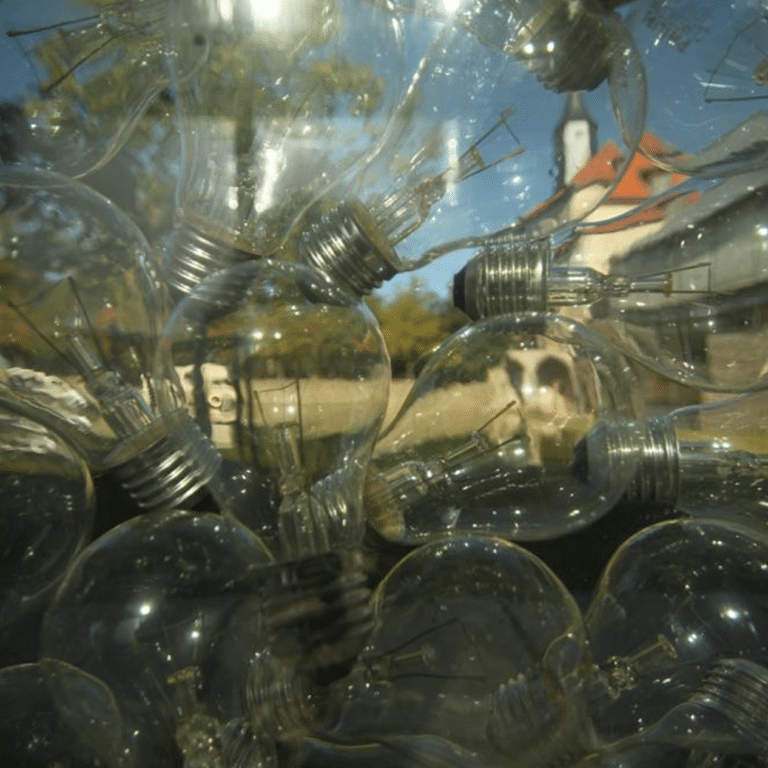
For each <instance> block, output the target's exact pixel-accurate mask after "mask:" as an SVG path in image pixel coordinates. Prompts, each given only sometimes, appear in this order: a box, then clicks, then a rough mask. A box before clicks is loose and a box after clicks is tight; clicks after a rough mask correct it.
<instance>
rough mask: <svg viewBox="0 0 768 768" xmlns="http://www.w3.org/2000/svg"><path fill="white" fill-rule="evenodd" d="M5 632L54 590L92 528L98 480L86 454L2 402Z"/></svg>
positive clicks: (1, 630) (1, 610) (0, 628)
mask: <svg viewBox="0 0 768 768" xmlns="http://www.w3.org/2000/svg"><path fill="white" fill-rule="evenodd" d="M0 498H2V500H3V522H2V527H1V528H0V530H1V531H2V537H0V539H1V541H2V543H1V544H0V547H1V549H0V554H1V555H2V557H1V558H0V562H1V563H2V571H1V572H0V584H2V595H3V597H2V601H1V602H0V636H7V633H8V632H9V631H13V629H12V627H13V623H14V622H15V621H16V620H17V619H18V618H19V617H20V616H21V615H23V614H26V613H27V612H28V611H30V610H33V609H36V608H37V609H39V608H40V607H41V606H42V605H44V603H45V601H46V600H47V599H48V598H50V596H51V592H52V591H53V589H55V587H56V585H57V583H58V582H59V581H60V580H61V579H62V577H63V576H64V573H65V572H66V570H67V568H68V567H69V564H70V563H71V562H72V560H73V559H74V558H75V556H76V555H77V553H78V552H79V551H80V550H81V549H82V548H83V547H84V546H85V544H86V542H87V541H88V540H89V538H90V535H91V530H92V527H93V518H94V510H95V500H94V494H93V484H92V482H91V476H90V473H89V472H88V468H87V467H86V466H85V463H84V462H83V459H82V457H81V456H80V455H79V454H78V453H77V452H76V451H75V450H74V449H73V448H72V447H71V446H70V445H69V444H68V443H67V442H66V441H64V440H62V439H61V438H60V437H59V436H58V435H56V434H55V433H54V432H51V431H50V430H48V429H46V428H45V427H44V426H42V425H41V424H38V423H36V422H34V421H32V420H30V419H28V418H25V417H24V416H23V415H21V414H20V413H17V412H14V411H10V410H7V409H5V408H3V409H2V410H0Z"/></svg>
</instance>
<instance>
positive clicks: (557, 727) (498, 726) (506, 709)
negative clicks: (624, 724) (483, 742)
mask: <svg viewBox="0 0 768 768" xmlns="http://www.w3.org/2000/svg"><path fill="white" fill-rule="evenodd" d="M486 730H487V733H488V738H489V740H490V742H491V743H492V744H493V745H494V747H495V748H496V749H497V750H498V751H499V752H500V753H502V754H504V755H508V756H509V757H511V758H513V759H514V764H515V765H516V766H518V765H519V766H522V767H523V768H526V767H528V766H530V767H531V768H533V766H539V765H552V766H564V765H575V764H576V763H578V762H579V761H580V760H581V758H583V757H585V756H586V755H588V754H590V753H591V752H593V751H594V749H595V747H596V745H597V742H598V740H597V736H596V734H595V729H594V726H593V724H592V721H591V718H590V717H589V714H588V711H587V708H586V707H585V706H584V701H583V699H582V697H580V696H578V695H574V692H573V691H571V692H566V691H563V690H562V689H560V688H559V687H558V686H557V685H556V684H555V683H554V681H551V680H546V679H545V678H544V676H542V675H523V674H520V675H519V676H518V677H516V678H513V679H511V680H509V681H508V682H507V683H504V684H503V685H501V686H500V687H499V689H498V691H497V692H496V694H495V695H494V697H493V702H492V705H491V713H490V716H489V719H488V725H487V729H486Z"/></svg>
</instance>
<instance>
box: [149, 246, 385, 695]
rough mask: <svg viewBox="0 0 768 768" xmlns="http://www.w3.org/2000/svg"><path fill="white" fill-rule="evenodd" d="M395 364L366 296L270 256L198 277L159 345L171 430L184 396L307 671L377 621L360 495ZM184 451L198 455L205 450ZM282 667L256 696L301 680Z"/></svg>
mask: <svg viewBox="0 0 768 768" xmlns="http://www.w3.org/2000/svg"><path fill="white" fill-rule="evenodd" d="M390 370H391V368H390V363H389V356H388V354H387V351H386V346H385V344H384V340H383V338H382V335H381V331H380V329H379V326H378V323H377V322H376V319H375V318H374V316H373V314H372V313H371V312H370V310H369V309H368V308H367V306H366V305H365V304H364V303H363V302H361V301H360V300H359V298H358V297H356V296H351V295H349V294H347V293H346V292H344V291H342V290H341V289H340V288H338V287H336V286H334V285H332V284H331V283H330V282H329V280H328V279H327V278H326V277H325V276H323V275H320V274H318V273H317V272H315V271H314V270H312V269H310V268H308V267H306V266H303V265H301V264H296V263H292V262H288V261H277V260H273V259H260V260H258V261H247V262H244V263H242V264H239V265H236V266H234V267H231V268H229V269H227V270H222V271H220V272H219V273H217V274H216V275H214V276H213V277H211V278H209V279H208V280H206V281H204V282H203V283H201V284H200V285H199V286H198V288H197V289H196V290H195V291H194V292H193V293H192V294H190V295H189V296H188V297H186V298H185V299H184V300H182V301H181V302H180V303H179V304H178V305H177V307H176V309H175V310H174V312H173V313H172V315H171V316H170V318H169V320H168V322H167V324H166V326H165V329H164V331H163V333H162V336H161V338H160V341H159V344H158V349H157V361H156V377H157V378H158V396H159V403H160V407H161V410H162V411H163V413H164V415H166V416H167V418H168V422H167V423H168V429H169V432H171V433H173V432H174V431H175V426H174V425H175V423H176V419H177V418H178V416H177V414H178V412H179V406H180V405H184V404H186V408H187V411H186V412H185V416H187V418H189V416H192V417H194V418H195V419H196V421H197V423H199V424H200V425H201V427H202V430H203V432H204V433H205V434H206V436H207V437H208V438H209V439H210V441H211V442H212V443H213V445H215V447H216V448H217V450H218V451H220V453H221V454H222V455H223V459H224V461H223V462H222V465H221V471H220V472H219V473H218V474H216V475H215V476H214V477H212V478H211V481H210V482H209V485H208V487H209V489H210V492H211V494H212V496H213V497H214V499H215V500H216V501H217V503H218V505H219V509H220V510H221V511H222V512H224V513H225V514H228V515H231V516H233V517H235V518H236V519H238V520H239V521H241V522H243V523H245V524H246V525H247V526H248V527H249V528H251V529H252V530H254V531H256V532H257V533H258V534H259V535H260V536H261V537H262V538H263V539H264V540H265V541H266V542H267V545H268V546H269V547H270V549H271V551H272V552H273V553H274V555H275V557H276V558H277V560H278V561H279V563H280V565H279V566H277V567H276V568H275V569H274V573H273V577H274V578H273V579H272V580H271V581H270V588H269V600H268V605H267V608H266V609H265V610H266V614H267V623H268V627H269V633H270V637H271V643H270V645H271V648H272V649H273V654H274V656H275V657H277V658H278V659H280V658H283V657H290V658H291V659H295V658H300V659H301V662H300V663H301V666H302V667H303V668H305V669H315V668H324V669H327V668H330V667H332V666H333V665H334V664H336V663H341V661H344V660H347V661H348V660H349V659H354V657H355V655H356V652H357V650H359V643H360V638H361V637H364V634H365V632H366V631H367V629H368V627H369V616H368V612H367V610H366V609H365V602H366V599H367V596H368V590H367V587H366V575H365V573H363V570H362V560H361V554H360V549H361V546H362V541H363V537H364V534H365V515H364V511H363V504H362V490H363V483H364V480H365V471H366V467H367V465H368V461H369V458H370V454H371V451H372V448H373V442H374V439H375V436H376V434H377V432H378V429H379V426H380V424H381V422H382V419H383V416H384V412H385V409H386V405H387V401H388V395H389V380H390ZM183 450H185V451H187V456H189V457H190V458H193V457H194V453H195V452H196V450H197V446H196V445H194V444H191V443H188V444H186V445H185V447H184V448H183ZM283 673H284V670H282V669H276V668H274V666H273V665H271V662H270V660H269V659H266V658H265V659H264V665H263V666H262V667H259V668H257V669H255V670H254V673H253V674H254V678H255V679H254V681H253V684H252V686H253V688H254V694H253V697H254V700H258V699H262V698H263V697H264V696H265V695H268V696H272V695H273V693H274V691H275V689H276V688H277V689H281V688H283V687H285V686H289V687H290V686H292V685H293V683H292V682H290V681H289V680H286V679H285V678H284V674H283ZM289 673H290V670H288V671H287V672H286V674H289ZM264 691H267V692H270V691H271V692H272V693H268V694H267V693H264ZM275 695H276V694H275ZM279 695H281V696H282V695H283V694H279ZM286 695H288V694H286ZM296 695H297V696H298V697H301V694H300V693H297V694H296ZM293 698H296V697H293ZM268 704H269V705H271V702H268ZM259 706H260V705H259V704H258V702H257V703H255V704H254V707H256V708H259Z"/></svg>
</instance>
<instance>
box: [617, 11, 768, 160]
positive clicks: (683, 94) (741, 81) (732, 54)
mask: <svg viewBox="0 0 768 768" xmlns="http://www.w3.org/2000/svg"><path fill="white" fill-rule="evenodd" d="M628 11H629V16H628V18H627V20H626V25H627V29H628V30H629V32H630V34H631V35H632V37H633V39H634V41H635V44H636V46H637V48H638V50H639V51H640V53H641V54H642V55H643V59H644V63H645V70H646V76H647V79H648V111H647V112H648V113H647V128H648V129H649V130H650V131H652V132H653V133H654V134H655V135H656V136H657V137H658V138H659V139H660V140H661V142H662V143H664V144H666V145H667V151H666V153H665V154H664V155H663V156H650V155H649V159H651V160H652V161H653V162H654V163H657V164H660V165H662V166H663V167H667V168H670V169H674V170H677V171H682V172H683V173H688V174H692V173H695V174H699V173H701V174H709V175H720V174H727V173H733V172H737V171H740V170H753V169H754V168H755V167H757V166H759V165H765V163H766V160H767V159H768V155H766V148H765V141H764V136H765V126H766V120H768V112H766V102H765V98H766V83H768V77H766V73H768V68H767V67H766V61H767V59H766V57H768V18H766V14H765V3H763V2H762V0H740V2H738V3H722V2H719V0H700V1H698V0H697V2H695V3H692V2H689V1H688V0H638V1H637V2H636V3H633V4H632V5H631V6H630V7H629V8H628ZM671 73H674V74H673V76H670V75H671Z"/></svg>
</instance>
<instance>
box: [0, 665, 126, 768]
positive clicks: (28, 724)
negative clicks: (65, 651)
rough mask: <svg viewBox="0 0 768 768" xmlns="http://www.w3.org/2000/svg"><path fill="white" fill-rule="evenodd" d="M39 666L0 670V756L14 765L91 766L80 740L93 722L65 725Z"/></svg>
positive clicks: (89, 734)
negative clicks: (80, 730)
mask: <svg viewBox="0 0 768 768" xmlns="http://www.w3.org/2000/svg"><path fill="white" fill-rule="evenodd" d="M43 669H44V664H42V663H39V662H38V663H34V664H19V665H17V666H13V667H5V668H4V669H2V670H0V733H2V738H1V739H0V760H2V762H3V765H9V766H14V767H15V768H42V767H43V766H46V767H47V766H67V768H93V766H95V765H98V764H99V763H98V759H97V758H95V756H94V753H93V752H92V751H91V750H90V749H89V748H88V747H87V746H86V744H85V741H87V740H88V739H89V737H92V735H93V731H94V730H96V727H97V723H96V722H94V723H93V727H92V728H91V729H90V732H86V733H78V732H77V731H75V730H72V729H70V728H69V727H68V726H67V723H66V721H65V720H64V719H63V718H62V717H61V716H60V715H59V713H58V712H57V710H56V706H55V704H54V702H53V699H52V697H51V694H50V692H49V690H48V686H47V685H46V679H45V672H44V671H43ZM98 703H103V702H98ZM86 706H87V705H86V704H85V703H84V704H83V708H85V707H86ZM81 736H82V737H84V738H81ZM113 756H114V758H116V759H115V760H113V761H112V762H109V763H107V765H109V766H110V768H113V766H120V762H119V760H120V756H119V755H113ZM122 765H123V766H126V768H127V763H126V762H123V764H122Z"/></svg>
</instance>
